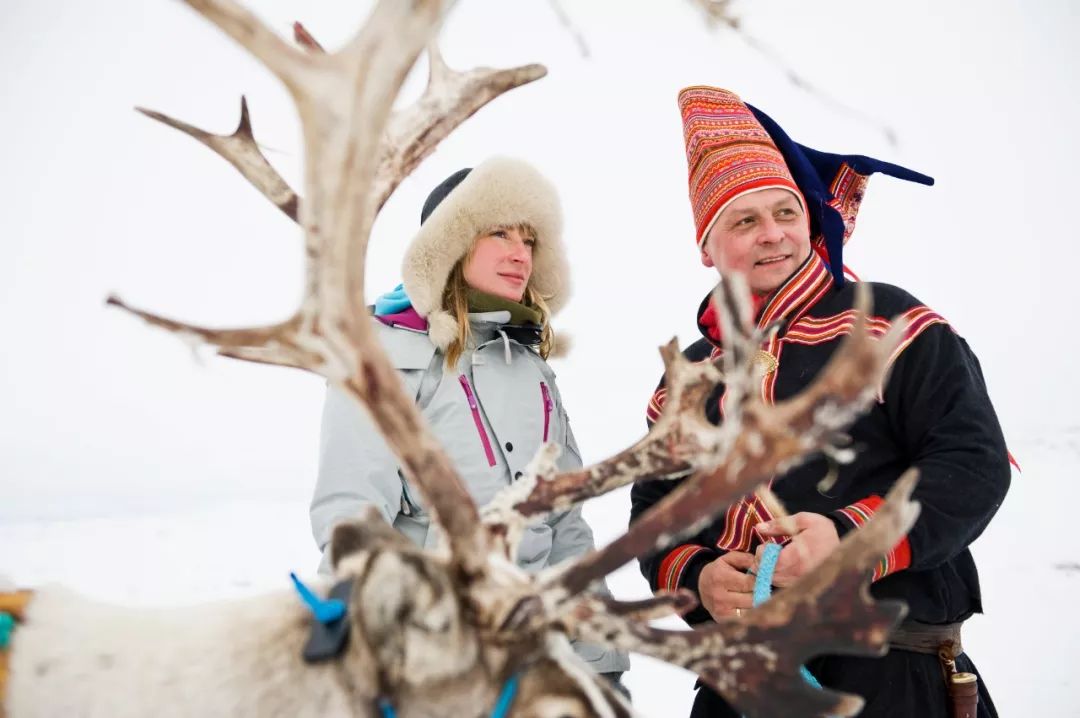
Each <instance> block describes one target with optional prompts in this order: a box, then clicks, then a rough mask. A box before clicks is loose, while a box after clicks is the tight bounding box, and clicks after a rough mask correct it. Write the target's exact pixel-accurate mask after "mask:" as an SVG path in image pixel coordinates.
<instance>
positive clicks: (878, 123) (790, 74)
mask: <svg viewBox="0 0 1080 718" xmlns="http://www.w3.org/2000/svg"><path fill="white" fill-rule="evenodd" d="M692 1H693V3H694V4H695V5H697V6H698V8H699V9H700V10H701V11H702V12H703V13H704V14H705V24H706V25H707V26H708V27H709V29H713V28H716V27H717V26H724V27H727V28H729V29H730V30H732V31H734V32H735V33H736V34H737V35H738V36H739V37H741V38H742V39H743V41H744V42H745V43H746V44H747V45H749V46H750V47H751V48H752V49H754V50H756V51H757V52H758V53H760V54H761V55H762V56H763V57H764V58H765V59H766V60H768V61H769V62H771V63H773V64H774V65H775V66H777V67H778V68H780V69H781V70H782V71H783V72H784V74H785V75H787V78H788V82H790V83H791V84H792V85H794V86H795V87H798V88H799V89H800V90H803V91H804V92H807V93H809V94H810V95H811V96H813V97H816V98H817V99H818V100H820V101H821V102H824V103H825V104H827V105H832V106H833V107H834V108H835V109H837V110H839V111H840V112H842V113H844V114H846V115H848V116H850V117H854V118H855V119H857V120H859V121H861V122H863V123H865V124H868V125H870V126H872V127H876V128H877V129H878V130H879V131H880V132H881V133H882V134H883V135H885V140H886V141H887V142H888V143H889V144H890V145H892V146H893V147H896V146H897V145H899V144H900V140H899V137H898V135H897V133H896V130H895V129H894V128H893V127H892V126H891V125H889V124H888V123H887V122H884V121H883V120H881V119H880V118H878V117H874V116H872V115H870V114H868V113H866V112H863V111H862V110H859V109H857V108H855V107H853V106H851V105H849V104H847V103H845V102H842V101H840V100H839V99H837V98H836V97H835V96H833V95H831V94H830V93H828V92H826V91H825V90H824V89H822V88H821V87H820V86H818V85H817V84H815V83H813V82H811V81H810V80H809V79H808V78H807V77H806V76H805V75H803V74H801V73H800V72H799V71H798V70H796V69H795V66H794V65H792V64H791V63H790V62H788V60H786V59H785V58H784V57H783V56H782V55H781V54H780V53H779V52H778V51H777V50H776V49H775V48H773V47H772V46H770V45H769V44H767V43H765V42H764V41H762V40H760V39H758V38H757V37H755V36H754V35H751V34H750V33H748V32H747V31H746V28H744V27H743V25H742V23H741V21H740V20H739V17H738V16H737V15H736V14H735V13H734V11H733V9H732V5H733V2H732V0H692Z"/></svg>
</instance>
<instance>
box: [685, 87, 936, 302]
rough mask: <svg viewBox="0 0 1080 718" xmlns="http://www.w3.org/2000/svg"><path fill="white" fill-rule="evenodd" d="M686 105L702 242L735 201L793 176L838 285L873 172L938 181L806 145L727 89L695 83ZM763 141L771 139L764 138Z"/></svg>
mask: <svg viewBox="0 0 1080 718" xmlns="http://www.w3.org/2000/svg"><path fill="white" fill-rule="evenodd" d="M679 107H680V109H681V110H682V116H683V130H684V133H685V136H686V156H687V161H688V163H689V168H690V204H691V206H692V207H693V210H694V222H695V225H696V226H697V240H698V246H699V247H700V246H701V243H702V241H704V238H705V236H706V234H707V233H708V230H709V229H710V228H711V226H712V223H713V222H714V221H715V220H716V217H718V216H719V215H720V212H722V211H723V209H724V207H726V206H727V204H729V203H730V202H731V201H732V200H734V199H736V198H738V197H740V196H742V195H744V194H747V193H748V192H754V191H756V190H759V189H766V188H768V187H783V188H785V189H791V187H790V186H788V185H786V184H785V183H784V179H785V178H790V180H792V181H793V183H794V185H795V189H796V190H797V191H796V196H798V197H799V199H800V201H802V203H803V207H804V208H805V209H806V213H807V216H808V217H809V220H810V237H811V243H812V245H813V247H814V249H815V250H816V251H817V252H818V253H819V254H820V255H821V256H822V258H823V259H824V260H825V261H826V262H828V264H829V268H830V271H831V272H832V275H833V278H834V279H835V280H836V284H837V286H843V284H844V259H843V252H844V244H845V243H846V242H847V240H848V237H850V236H851V233H852V232H853V231H854V230H855V218H856V215H857V214H858V212H859V206H860V205H861V204H862V199H863V194H864V193H865V191H866V184H867V181H868V180H869V178H870V175H872V174H874V173H875V172H880V173H882V174H887V175H889V176H891V177H896V178H897V179H902V180H907V181H909V182H918V183H919V184H924V185H932V184H934V179H933V178H932V177H928V176H927V175H924V174H921V173H919V172H915V171H914V170H909V169H907V168H906V167H901V166H900V165H895V164H892V163H890V162H882V161H881V160H876V159H874V158H872V157H866V156H864V155H838V154H831V153H828V152H820V151H818V150H815V149H811V148H809V147H806V146H805V145H801V144H799V143H798V142H795V141H794V140H792V139H791V138H790V137H788V135H787V133H786V132H784V130H783V129H782V128H781V127H780V125H778V124H776V122H775V121H773V119H772V118H770V117H769V116H768V115H766V114H765V113H764V112H762V111H761V110H759V109H757V108H756V107H754V106H752V105H748V104H745V103H743V102H742V100H740V99H739V98H738V96H736V95H735V94H734V93H732V92H729V91H727V90H722V89H719V88H715V87H700V86H699V87H688V88H686V89H684V90H682V91H681V92H680V93H679ZM739 108H742V109H741V111H740V109H739ZM763 140H764V141H765V142H766V143H767V146H766V145H762V144H761V143H762V141H763ZM769 149H771V150H774V151H775V152H776V153H778V154H779V156H780V157H781V158H782V164H783V170H786V172H781V171H780V170H777V169H776V168H775V167H774V164H773V163H774V160H773V157H774V156H773V155H772V154H771V153H769V152H768V150H769Z"/></svg>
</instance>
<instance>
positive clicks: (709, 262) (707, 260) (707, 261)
mask: <svg viewBox="0 0 1080 718" xmlns="http://www.w3.org/2000/svg"><path fill="white" fill-rule="evenodd" d="M701 263H702V264H703V265H705V266H706V267H715V266H716V263H715V262H713V259H712V257H710V256H709V253H708V252H707V251H706V250H705V242H702V243H701Z"/></svg>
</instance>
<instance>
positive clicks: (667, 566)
mask: <svg viewBox="0 0 1080 718" xmlns="http://www.w3.org/2000/svg"><path fill="white" fill-rule="evenodd" d="M701 553H708V554H711V553H712V551H711V550H710V549H707V548H705V547H704V546H697V545H695V544H683V545H682V546H676V547H675V548H674V549H672V550H671V551H669V552H668V555H667V556H665V557H664V560H663V561H661V562H660V571H659V575H658V576H657V577H656V587H657V590H661V591H674V590H675V589H677V588H679V586H680V582H681V581H682V577H683V573H684V572H685V571H686V567H687V566H689V565H690V561H691V560H692V559H693V558H694V557H695V556H697V555H698V554H701ZM688 588H694V589H697V586H693V587H688Z"/></svg>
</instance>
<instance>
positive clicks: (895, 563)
mask: <svg viewBox="0 0 1080 718" xmlns="http://www.w3.org/2000/svg"><path fill="white" fill-rule="evenodd" d="M883 503H885V499H883V498H881V497H880V496H868V497H867V498H865V499H863V500H862V501H857V502H855V503H853V504H851V505H850V506H845V507H844V508H842V509H838V510H836V511H833V512H832V513H831V514H830V516H831V517H832V518H834V519H836V521H837V523H839V524H840V525H841V526H842V527H843V528H844V529H847V530H845V531H842V532H841V535H843V534H845V533H847V531H848V530H851V529H857V528H859V527H861V526H862V525H864V524H865V523H866V522H867V521H869V520H870V517H871V516H873V515H874V512H875V511H877V510H878V508H880V507H881V505H882V504H883ZM910 565H911V543H910V542H909V541H908V538H907V536H905V537H904V538H902V539H900V543H898V544H896V545H895V546H893V548H892V551H889V553H888V554H886V555H885V556H884V557H882V559H881V560H880V561H878V565H877V567H876V568H875V569H874V576H873V578H872V579H871V580H872V581H877V580H878V579H882V578H885V577H886V576H888V575H889V574H891V573H896V572H897V571H903V570H904V569H905V568H907V567H908V566H910Z"/></svg>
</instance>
